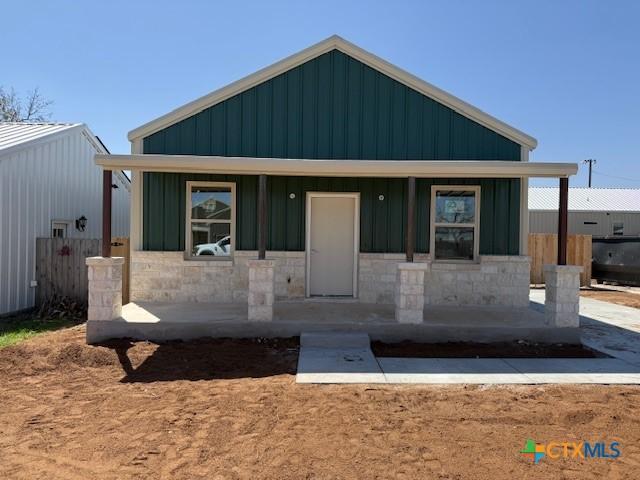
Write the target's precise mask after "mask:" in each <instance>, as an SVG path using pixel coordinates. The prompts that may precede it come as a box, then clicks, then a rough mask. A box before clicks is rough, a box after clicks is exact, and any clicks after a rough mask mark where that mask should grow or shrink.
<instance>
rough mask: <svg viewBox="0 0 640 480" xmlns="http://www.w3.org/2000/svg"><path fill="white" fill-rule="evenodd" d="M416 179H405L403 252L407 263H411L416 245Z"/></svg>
mask: <svg viewBox="0 0 640 480" xmlns="http://www.w3.org/2000/svg"><path fill="white" fill-rule="evenodd" d="M415 208H416V177H409V178H407V238H406V244H405V250H406V252H407V262H413V253H414V251H415V243H416V230H415V223H416V215H415Z"/></svg>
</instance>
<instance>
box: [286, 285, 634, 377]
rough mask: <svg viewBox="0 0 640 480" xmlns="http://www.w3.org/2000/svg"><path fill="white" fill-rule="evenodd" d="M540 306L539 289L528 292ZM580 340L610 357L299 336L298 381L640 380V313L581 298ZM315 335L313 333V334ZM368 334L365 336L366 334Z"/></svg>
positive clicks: (341, 336)
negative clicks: (421, 354)
mask: <svg viewBox="0 0 640 480" xmlns="http://www.w3.org/2000/svg"><path fill="white" fill-rule="evenodd" d="M531 301H532V307H533V308H538V309H542V308H543V307H544V290H532V292H531ZM580 323H581V330H582V341H583V343H584V344H585V345H587V346H589V347H590V348H593V349H595V350H599V351H601V352H604V353H606V354H608V355H610V356H611V357H613V358H514V359H500V358H481V359H478V358H375V357H374V356H373V353H372V352H371V349H370V348H369V343H368V337H367V336H366V335H364V334H361V335H360V336H358V334H353V333H352V334H350V336H349V337H348V338H345V335H344V334H340V333H336V334H333V335H332V334H327V333H325V334H323V335H322V338H321V339H320V340H319V341H318V338H315V339H314V338H313V337H309V336H305V335H303V336H302V337H301V348H300V357H299V363H298V374H297V377H296V381H297V382H298V383H389V384H405V383H406V384H548V383H565V384H566V383H571V384H580V383H582V384H640V312H639V311H638V310H637V309H634V308H630V307H624V306H619V305H615V304H611V303H607V302H601V301H598V300H593V299H589V298H581V300H580ZM316 335H317V334H316ZM365 337H367V338H365Z"/></svg>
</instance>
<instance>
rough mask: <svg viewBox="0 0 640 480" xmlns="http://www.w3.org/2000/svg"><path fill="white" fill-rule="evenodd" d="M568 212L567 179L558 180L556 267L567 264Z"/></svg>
mask: <svg viewBox="0 0 640 480" xmlns="http://www.w3.org/2000/svg"><path fill="white" fill-rule="evenodd" d="M568 210H569V178H568V177H566V178H561V179H560V205H559V212H558V265H566V264H567V216H568Z"/></svg>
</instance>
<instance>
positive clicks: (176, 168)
mask: <svg viewBox="0 0 640 480" xmlns="http://www.w3.org/2000/svg"><path fill="white" fill-rule="evenodd" d="M95 162H96V164H97V165H99V166H101V167H103V168H104V169H107V170H143V171H154V172H201V173H220V174H235V175H260V174H267V175H291V176H328V177H401V178H404V177H447V178H455V177H461V178H471V177H473V178H518V177H555V178H559V177H560V178H563V177H569V176H571V175H575V174H576V173H577V171H578V165H577V164H576V163H555V162H510V161H498V160H474V161H464V160H454V161H450V160H448V161H439V160H436V161H432V160H429V161H426V160H302V159H288V158H254V157H219V156H198V155H155V154H147V155H144V154H136V155H134V154H131V155H103V154H97V155H96V156H95Z"/></svg>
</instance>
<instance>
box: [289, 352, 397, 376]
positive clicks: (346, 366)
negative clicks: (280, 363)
mask: <svg viewBox="0 0 640 480" xmlns="http://www.w3.org/2000/svg"><path fill="white" fill-rule="evenodd" d="M385 382H386V380H385V378H384V375H383V374H382V370H380V366H379V365H378V362H377V361H376V358H375V357H374V356H373V353H372V352H371V349H370V348H336V349H334V348H312V347H302V348H300V355H299V357H298V373H297V374H296V383H385Z"/></svg>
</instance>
